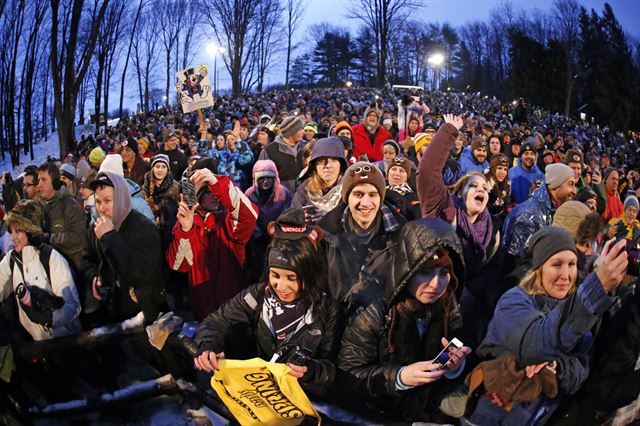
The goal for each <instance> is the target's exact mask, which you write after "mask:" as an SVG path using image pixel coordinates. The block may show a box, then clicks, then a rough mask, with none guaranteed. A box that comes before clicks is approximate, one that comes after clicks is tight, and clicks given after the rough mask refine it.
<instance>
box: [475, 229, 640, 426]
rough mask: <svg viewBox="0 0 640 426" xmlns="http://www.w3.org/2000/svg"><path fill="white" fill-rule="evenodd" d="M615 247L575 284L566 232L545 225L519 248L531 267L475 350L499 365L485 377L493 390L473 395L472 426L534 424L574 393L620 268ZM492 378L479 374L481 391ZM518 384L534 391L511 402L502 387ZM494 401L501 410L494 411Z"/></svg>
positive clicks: (623, 264)
mask: <svg viewBox="0 0 640 426" xmlns="http://www.w3.org/2000/svg"><path fill="white" fill-rule="evenodd" d="M623 246H624V243H622V242H621V243H618V244H615V245H613V241H612V240H610V241H608V242H607V243H606V244H605V246H604V248H603V250H602V252H601V254H600V258H599V260H598V261H597V263H596V268H595V271H594V272H592V273H591V274H589V275H588V276H587V277H586V279H585V280H584V281H583V282H582V284H580V286H579V287H578V286H577V277H578V268H577V251H576V246H575V243H574V240H573V238H572V237H571V234H569V232H568V231H566V230H565V229H563V228H558V227H555V226H551V227H545V228H542V229H541V230H539V231H538V232H536V233H535V234H534V235H533V236H532V237H531V239H530V241H529V244H528V247H527V249H528V252H529V255H530V257H531V268H530V269H529V271H528V272H527V273H526V274H525V276H524V277H523V278H522V280H521V282H520V285H519V286H517V287H514V288H512V289H511V290H509V291H507V292H506V293H505V294H504V295H503V296H502V297H501V298H500V301H499V302H498V305H497V307H496V310H495V313H494V316H493V319H492V320H491V322H490V324H489V328H488V330H487V336H486V337H485V338H484V340H483V341H482V343H481V345H480V347H479V348H478V350H477V353H478V356H479V357H480V358H481V359H485V360H500V361H498V362H500V365H502V367H501V368H500V369H498V370H497V371H496V370H495V369H493V373H491V374H497V375H500V376H502V377H503V379H502V380H500V381H499V383H501V384H502V385H501V386H499V387H498V389H496V388H495V387H494V388H490V389H487V393H486V394H483V395H482V396H481V397H480V400H479V402H478V406H477V408H476V410H475V412H474V413H473V415H472V416H471V417H470V419H469V420H470V421H471V422H472V423H474V424H482V425H493V424H496V425H497V424H531V425H534V424H535V425H542V424H545V423H546V422H547V420H548V419H549V417H550V415H551V414H552V413H553V411H554V410H555V409H556V408H557V406H558V405H559V403H560V402H561V401H562V400H563V398H564V397H565V396H567V395H572V394H574V393H576V392H577V391H578V389H579V388H580V387H581V385H582V383H583V382H584V381H585V380H586V378H587V377H588V375H589V366H590V364H591V357H592V353H593V351H592V350H591V347H592V345H593V340H594V334H593V331H592V330H593V329H594V327H596V325H597V324H598V322H599V321H600V319H601V317H602V315H603V314H604V313H605V312H607V310H608V309H609V308H610V307H611V306H612V305H613V303H614V302H615V298H614V297H612V296H611V294H612V293H614V292H615V291H616V289H617V288H618V286H619V285H620V283H621V282H622V279H623V278H624V275H625V273H626V270H627V265H628V261H627V255H626V252H624V251H623V250H622V247H623ZM487 362H491V361H487ZM487 366H488V364H486V363H481V364H480V365H479V367H478V368H479V369H486V370H485V373H488V372H489V371H490V370H492V369H490V368H487ZM494 366H495V364H494ZM492 379H495V377H491V376H490V375H489V376H487V375H485V378H484V380H485V387H487V386H489V385H488V384H489V383H492ZM522 380H530V381H531V382H534V381H536V382H538V384H540V385H541V387H540V388H538V390H537V391H535V392H534V391H530V392H527V393H526V394H525V393H524V392H523V393H522V394H521V395H520V396H521V397H522V398H519V399H517V398H515V396H516V393H511V392H509V391H508V389H509V388H510V386H511V385H518V382H519V381H522ZM512 389H513V388H512ZM496 401H499V402H501V403H502V404H503V405H502V406H497V405H496V404H495V402H496ZM506 406H509V407H511V408H510V410H505V409H504V408H503V407H506Z"/></svg>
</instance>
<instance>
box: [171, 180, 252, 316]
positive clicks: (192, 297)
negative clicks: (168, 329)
mask: <svg viewBox="0 0 640 426" xmlns="http://www.w3.org/2000/svg"><path fill="white" fill-rule="evenodd" d="M216 177H217V179H218V182H217V183H216V184H215V185H209V190H210V191H211V193H212V194H213V195H214V196H215V197H216V198H218V199H219V200H220V204H222V206H223V207H224V208H225V209H226V213H224V214H221V215H219V214H207V216H206V217H204V218H203V217H202V216H200V215H196V216H195V217H194V221H193V227H191V229H190V230H189V231H186V232H185V231H183V230H182V228H181V227H180V222H177V223H176V225H175V227H174V228H173V241H172V242H171V245H170V246H169V249H168V250H167V254H166V256H167V261H168V262H169V266H170V267H171V268H172V269H173V270H175V271H179V272H189V303H190V305H191V308H192V309H193V311H194V314H195V316H196V318H197V319H204V318H205V317H206V316H207V315H208V314H209V313H211V312H213V311H214V310H216V309H217V308H218V307H219V306H220V305H222V304H223V303H224V302H226V301H227V300H229V299H231V298H232V297H233V296H235V295H236V294H237V293H238V292H239V291H240V290H241V289H242V288H243V287H244V286H245V285H246V284H245V278H244V273H243V268H244V264H245V245H246V244H247V242H248V241H249V238H250V237H251V234H252V233H253V229H254V228H255V226H256V219H257V217H258V209H257V208H256V206H255V205H254V204H253V203H252V202H251V201H249V199H248V198H247V197H246V195H244V194H243V193H242V192H241V191H240V190H239V189H238V188H236V186H235V185H234V184H233V183H232V182H231V180H230V179H229V178H228V177H227V176H216Z"/></svg>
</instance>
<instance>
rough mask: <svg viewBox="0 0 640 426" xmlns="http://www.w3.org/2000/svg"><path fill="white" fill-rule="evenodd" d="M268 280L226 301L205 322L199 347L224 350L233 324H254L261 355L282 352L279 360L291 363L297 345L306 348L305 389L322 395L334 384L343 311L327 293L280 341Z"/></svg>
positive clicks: (302, 382)
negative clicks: (270, 312)
mask: <svg viewBox="0 0 640 426" xmlns="http://www.w3.org/2000/svg"><path fill="white" fill-rule="evenodd" d="M264 286H265V284H255V285H253V286H251V287H249V288H247V289H245V290H243V291H242V292H241V293H239V294H237V295H236V296H235V297H233V298H232V299H231V300H229V301H228V302H226V303H224V304H223V305H222V306H221V307H220V308H219V309H217V310H216V311H215V312H213V313H211V314H209V315H208V316H207V318H206V319H205V320H204V321H203V322H202V324H201V326H200V330H199V331H198V337H197V339H196V343H197V344H198V350H199V351H204V350H211V351H213V352H215V353H220V352H224V349H225V346H224V342H225V336H226V335H227V334H228V333H229V332H230V331H231V329H232V327H233V326H237V325H246V326H249V328H250V333H251V337H252V342H251V343H248V345H252V344H253V345H255V347H256V349H257V355H258V356H259V357H260V358H262V359H265V360H267V361H268V360H270V359H272V357H273V356H274V355H275V354H278V358H277V360H276V362H281V363H287V362H288V361H289V359H291V358H292V356H293V355H294V353H295V352H296V350H297V348H298V347H299V348H304V350H305V352H306V355H307V356H308V357H309V360H308V361H307V364H306V366H307V368H308V372H307V374H305V375H304V376H303V377H302V378H301V379H300V385H301V386H302V389H303V390H304V391H305V392H307V393H308V394H311V395H314V396H322V395H323V394H324V393H325V392H326V391H327V389H328V388H329V387H330V386H331V385H332V384H333V381H334V379H335V374H336V368H335V364H334V363H335V359H336V357H337V355H338V348H339V345H340V335H341V312H340V306H339V305H338V303H337V302H336V301H334V300H333V299H331V298H330V297H329V296H327V295H326V294H325V295H323V297H322V301H321V305H320V306H315V305H314V306H312V307H311V308H309V309H308V310H307V313H306V315H305V317H304V324H301V327H299V329H298V330H297V331H295V332H294V334H293V335H292V336H291V337H290V338H289V339H285V341H282V342H278V341H277V339H276V338H275V336H274V333H273V326H272V325H271V322H270V320H269V319H268V317H267V315H266V307H265V303H264Z"/></svg>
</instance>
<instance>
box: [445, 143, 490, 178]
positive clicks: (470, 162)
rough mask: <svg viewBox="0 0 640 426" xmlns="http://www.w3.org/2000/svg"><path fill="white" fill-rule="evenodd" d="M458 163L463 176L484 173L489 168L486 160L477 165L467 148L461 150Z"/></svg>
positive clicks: (469, 149)
mask: <svg viewBox="0 0 640 426" xmlns="http://www.w3.org/2000/svg"><path fill="white" fill-rule="evenodd" d="M432 142H433V141H432ZM458 163H460V171H461V172H462V174H463V175H466V174H467V173H473V172H478V173H484V171H485V170H486V169H488V168H489V162H488V161H487V160H484V161H483V162H482V163H478V161H477V160H476V159H475V158H474V156H473V152H472V151H471V147H469V146H468V147H466V148H465V149H463V150H462V155H461V156H460V159H459V160H458Z"/></svg>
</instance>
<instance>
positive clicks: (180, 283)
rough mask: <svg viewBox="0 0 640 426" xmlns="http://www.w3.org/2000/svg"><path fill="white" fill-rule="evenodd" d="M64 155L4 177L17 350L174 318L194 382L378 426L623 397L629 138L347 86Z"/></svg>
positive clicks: (135, 122) (104, 136) (115, 135)
mask: <svg viewBox="0 0 640 426" xmlns="http://www.w3.org/2000/svg"><path fill="white" fill-rule="evenodd" d="M76 142H77V150H76V151H75V152H73V153H72V154H69V155H68V156H67V157H66V158H64V159H61V160H55V159H50V161H47V162H45V163H44V164H39V165H29V166H27V167H26V168H24V170H23V172H22V173H21V174H20V176H19V177H18V178H17V179H15V180H13V179H12V178H11V175H10V174H4V175H3V178H2V199H3V212H2V223H3V228H2V239H1V242H2V245H1V247H0V249H1V251H2V254H4V258H3V259H2V261H0V299H2V300H4V304H5V305H12V306H13V308H14V311H15V312H16V313H17V315H16V316H15V317H14V318H6V319H5V320H6V321H7V322H8V324H10V326H11V327H13V328H14V331H15V333H17V334H21V338H22V339H24V340H25V341H28V340H35V341H38V340H44V339H52V338H57V337H62V336H68V335H73V334H77V333H79V332H80V331H81V330H88V329H91V328H94V327H97V326H101V325H104V324H109V323H113V322H119V321H124V320H131V319H132V318H133V320H134V321H135V322H136V323H138V324H139V325H149V324H151V323H153V322H154V321H155V320H156V319H158V317H159V316H160V315H161V314H162V313H167V312H168V311H170V310H171V311H174V312H179V313H180V314H181V315H183V316H185V317H186V318H193V319H195V320H196V321H199V322H200V329H199V332H198V335H197V338H196V344H197V348H198V352H197V354H196V356H195V359H194V360H193V363H194V364H195V367H196V368H197V369H198V370H200V371H201V372H200V373H199V374H211V373H212V372H213V371H214V370H215V369H217V368H219V365H218V361H219V360H220V359H221V358H225V357H226V358H236V357H241V356H245V355H246V354H251V355H252V356H259V357H261V358H263V359H265V360H267V361H272V362H280V363H286V364H288V365H289V367H290V374H291V375H293V376H295V377H297V378H298V379H299V382H300V384H301V386H302V389H303V390H304V391H305V392H306V393H307V394H308V395H309V396H311V397H313V398H317V399H324V400H328V401H330V402H331V403H334V404H337V405H341V406H343V407H344V408H347V409H349V410H352V411H354V412H359V413H362V415H365V416H371V417H372V418H375V419H379V421H431V422H458V423H460V424H469V425H474V424H476V425H498V424H500V425H515V424H518V425H520V424H529V425H534V424H535V425H542V424H599V423H603V422H605V421H608V420H609V421H610V420H611V419H612V418H618V419H620V418H624V416H625V415H629V414H628V412H625V411H624V407H628V406H630V405H631V404H633V403H634V401H636V400H637V399H638V398H639V395H640V358H639V355H640V291H639V290H637V288H636V287H637V285H636V280H637V277H638V275H640V271H638V264H639V262H640V251H639V250H638V248H639V243H640V221H638V219H637V216H638V211H639V209H640V203H639V201H638V196H637V195H636V191H637V190H638V187H640V174H639V173H638V170H639V169H640V146H639V141H638V135H637V134H635V133H633V132H629V133H626V134H625V133H622V132H614V131H611V130H610V129H609V128H607V127H600V126H598V125H596V124H594V123H589V122H586V121H582V120H576V119H573V118H571V117H567V116H563V115H560V114H552V113H550V112H548V111H542V110H540V109H536V108H534V107H531V106H529V105H527V104H526V102H525V101H524V100H522V99H521V100H518V101H514V102H513V103H507V104H503V103H501V102H500V101H499V100H497V99H495V98H490V97H488V96H482V95H481V94H480V93H470V92H466V93H465V92H454V91H446V92H429V93H421V92H411V93H409V92H403V93H398V92H393V91H382V92H376V91H374V90H369V89H355V88H353V89H341V90H338V89H324V90H320V89H318V90H309V91H294V90H292V91H274V92H270V93H267V94H261V95H258V94H253V95H245V96H243V97H240V98H227V97H222V98H219V99H217V100H216V103H215V105H214V106H213V107H212V108H210V109H208V110H207V111H205V112H204V116H203V119H199V118H198V116H197V115H196V114H182V113H181V112H179V110H178V109H177V108H166V109H160V110H157V111H153V112H151V113H149V114H138V115H134V116H131V117H125V118H122V119H121V120H120V121H119V122H118V124H117V125H116V126H115V127H109V128H106V129H102V131H100V132H98V133H96V134H95V135H92V136H89V137H87V138H85V137H82V138H81V140H79V141H76ZM15 333H14V334H15ZM239 333H245V334H246V336H245V337H244V338H238V336H239V335H240V334H239ZM243 336H244V335H243ZM12 338H15V336H14V337H12ZM230 338H231V340H232V341H235V344H229V343H228V342H229V340H230ZM238 342H240V344H238ZM0 343H5V342H0ZM236 346H238V347H236ZM443 348H444V350H445V356H443V355H442V354H441V351H443ZM625 413H627V414H625ZM634 415H638V413H635V414H633V413H632V414H631V416H634Z"/></svg>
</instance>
